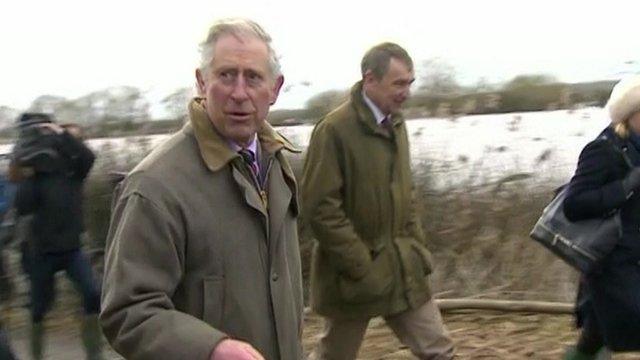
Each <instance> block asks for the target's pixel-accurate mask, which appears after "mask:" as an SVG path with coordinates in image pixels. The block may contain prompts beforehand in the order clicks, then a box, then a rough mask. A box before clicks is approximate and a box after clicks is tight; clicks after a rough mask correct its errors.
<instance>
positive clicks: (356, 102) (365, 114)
mask: <svg viewBox="0 0 640 360" xmlns="http://www.w3.org/2000/svg"><path fill="white" fill-rule="evenodd" d="M362 95H363V94H362V80H360V81H358V82H357V83H355V84H354V85H353V86H352V87H351V103H352V104H353V107H354V108H355V110H356V113H357V114H358V120H360V122H361V123H362V124H364V125H365V126H366V128H367V129H369V130H371V131H373V132H375V133H384V130H382V129H381V128H380V126H379V125H378V122H377V121H376V119H375V117H374V115H373V112H372V111H371V108H369V106H368V105H367V104H366V103H365V102H364V98H363V97H362ZM389 116H390V119H391V123H392V124H393V127H394V128H395V127H396V126H397V125H398V124H400V123H401V122H402V120H403V118H402V114H401V113H400V112H397V111H395V112H392V113H391V114H389Z"/></svg>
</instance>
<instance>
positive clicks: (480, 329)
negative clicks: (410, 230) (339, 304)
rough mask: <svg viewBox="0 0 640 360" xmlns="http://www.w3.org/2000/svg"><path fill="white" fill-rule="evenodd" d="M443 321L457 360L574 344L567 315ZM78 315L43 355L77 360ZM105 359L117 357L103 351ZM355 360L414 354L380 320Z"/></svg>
mask: <svg viewBox="0 0 640 360" xmlns="http://www.w3.org/2000/svg"><path fill="white" fill-rule="evenodd" d="M24 315H25V314H22V312H21V311H17V312H14V313H13V315H12V316H11V324H12V325H11V337H12V342H13V345H14V349H15V350H17V352H18V355H19V358H20V359H28V358H29V356H28V352H27V351H28V350H27V349H28V336H27V328H26V327H25V326H24ZM444 320H445V322H446V324H447V326H448V327H449V330H450V332H451V336H452V337H453V339H454V342H455V346H456V349H457V354H458V358H459V359H507V360H511V359H512V360H516V359H540V360H546V359H548V360H552V359H554V360H555V359H560V358H561V355H562V353H563V351H564V349H565V348H566V347H567V346H568V345H570V344H572V343H573V341H574V339H575V337H576V332H575V331H574V330H573V328H572V318H571V316H569V315H542V314H530V313H502V312H493V311H476V310H473V311H470V310H467V311H462V310H458V311H450V312H447V313H445V314H444ZM78 328H79V326H78V318H77V315H76V314H74V313H72V312H70V311H68V310H67V311H65V310H63V309H62V308H58V309H57V310H56V311H54V312H53V313H52V314H51V316H50V318H49V320H48V332H47V334H48V338H47V340H48V343H47V346H48V347H47V356H46V359H48V360H66V359H82V358H83V352H82V348H81V346H80V342H79V338H78ZM321 330H322V319H321V318H319V317H318V316H316V315H313V314H309V315H307V318H306V321H305V331H304V347H305V350H306V351H307V352H308V351H310V350H311V349H313V347H314V346H315V344H316V342H317V338H318V336H319V334H320V332H321ZM107 353H108V355H107V357H106V358H107V359H122V358H121V357H120V356H118V355H117V354H116V353H115V352H113V351H111V350H108V352H107ZM639 358H640V353H638V354H624V355H623V354H620V355H616V356H615V357H614V359H620V360H622V359H624V360H627V359H629V360H630V359H639ZM358 359H413V357H412V356H411V354H410V352H409V350H407V349H406V348H405V347H403V346H402V345H401V344H400V343H399V342H398V341H397V339H396V338H395V337H394V336H393V334H392V333H391V331H390V330H389V328H387V327H386V325H385V324H384V322H383V321H381V320H380V319H373V320H372V321H371V323H370V324H369V329H368V331H367V334H366V337H365V340H364V343H363V346H362V348H361V350H360V354H359V356H358Z"/></svg>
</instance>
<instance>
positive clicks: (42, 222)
mask: <svg viewBox="0 0 640 360" xmlns="http://www.w3.org/2000/svg"><path fill="white" fill-rule="evenodd" d="M30 126H34V127H37V129H35V130H38V131H37V132H36V134H37V133H40V134H41V135H42V138H41V140H42V141H43V142H45V143H46V144H44V145H43V146H41V145H42V144H38V138H37V136H35V138H34V139H32V141H31V142H30V143H29V144H30V146H31V147H32V148H33V149H34V150H33V151H32V152H29V151H26V152H25V151H22V152H21V150H23V149H21V148H18V149H16V150H15V151H14V154H15V156H14V159H13V160H14V161H15V162H16V163H17V165H18V166H20V167H30V168H31V169H32V171H30V172H25V171H21V173H22V174H25V173H26V174H31V175H27V176H26V178H25V179H23V180H22V181H21V182H19V184H18V190H17V193H16V200H15V207H16V212H17V215H18V216H26V215H29V214H31V215H33V219H32V220H31V222H30V225H31V232H30V240H29V241H30V254H29V257H30V259H31V261H30V262H31V263H30V267H31V268H30V280H31V317H32V332H31V352H32V355H33V358H34V359H41V358H42V356H43V348H44V346H43V342H44V327H43V320H44V316H45V314H46V312H47V311H48V310H49V308H50V306H51V303H52V301H53V297H54V290H55V289H54V275H55V273H57V272H58V271H62V270H64V271H65V272H66V273H67V275H68V277H69V278H70V279H71V281H72V282H73V283H74V284H75V285H76V288H77V289H79V290H80V292H81V293H82V297H83V302H84V311H85V315H86V316H85V318H84V319H83V324H82V340H83V344H84V346H85V350H86V353H87V359H100V358H102V357H101V334H100V328H99V324H98V318H97V315H98V313H99V311H100V292H99V290H98V287H97V285H96V283H95V280H94V276H93V273H92V271H91V267H90V265H89V262H88V261H87V259H86V257H85V255H84V254H83V252H82V251H81V249H80V247H81V242H80V235H81V234H82V232H83V231H84V224H83V212H82V196H83V194H82V188H83V183H84V180H85V178H86V177H87V175H88V173H89V170H90V169H91V167H92V165H93V162H94V160H95V155H94V154H93V152H91V150H90V149H89V148H88V147H87V146H86V145H85V144H84V143H83V142H82V140H81V137H80V133H79V127H77V126H66V127H62V126H60V125H57V124H55V123H53V122H46V121H45V122H40V123H37V124H32V125H30ZM18 145H19V144H18ZM18 145H16V146H18ZM32 153H36V155H37V156H30V155H31V154H32ZM44 158H49V159H50V161H51V162H53V163H52V164H48V166H41V165H43V164H44V163H46V161H43V159H44ZM34 159H37V161H36V162H31V161H32V160H34Z"/></svg>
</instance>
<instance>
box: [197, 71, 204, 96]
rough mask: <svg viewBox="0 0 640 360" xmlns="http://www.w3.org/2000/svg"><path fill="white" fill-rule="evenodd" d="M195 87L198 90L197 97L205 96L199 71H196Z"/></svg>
mask: <svg viewBox="0 0 640 360" xmlns="http://www.w3.org/2000/svg"><path fill="white" fill-rule="evenodd" d="M196 87H197V88H198V95H199V96H205V85H204V77H203V76H202V71H201V70H200V69H196Z"/></svg>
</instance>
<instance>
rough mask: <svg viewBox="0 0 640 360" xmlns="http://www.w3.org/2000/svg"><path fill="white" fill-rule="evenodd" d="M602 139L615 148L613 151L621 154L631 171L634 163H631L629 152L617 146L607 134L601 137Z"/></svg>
mask: <svg viewBox="0 0 640 360" xmlns="http://www.w3.org/2000/svg"><path fill="white" fill-rule="evenodd" d="M600 138H601V139H603V140H604V141H606V142H607V143H608V144H609V145H611V148H613V151H615V152H617V153H618V154H620V156H622V160H624V163H625V164H627V167H628V168H629V169H632V168H633V163H632V162H631V159H630V158H629V154H627V152H626V151H625V150H624V149H621V148H620V147H619V146H618V144H616V143H615V142H614V141H613V140H612V139H610V138H609V137H608V136H607V135H606V134H602V135H600Z"/></svg>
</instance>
